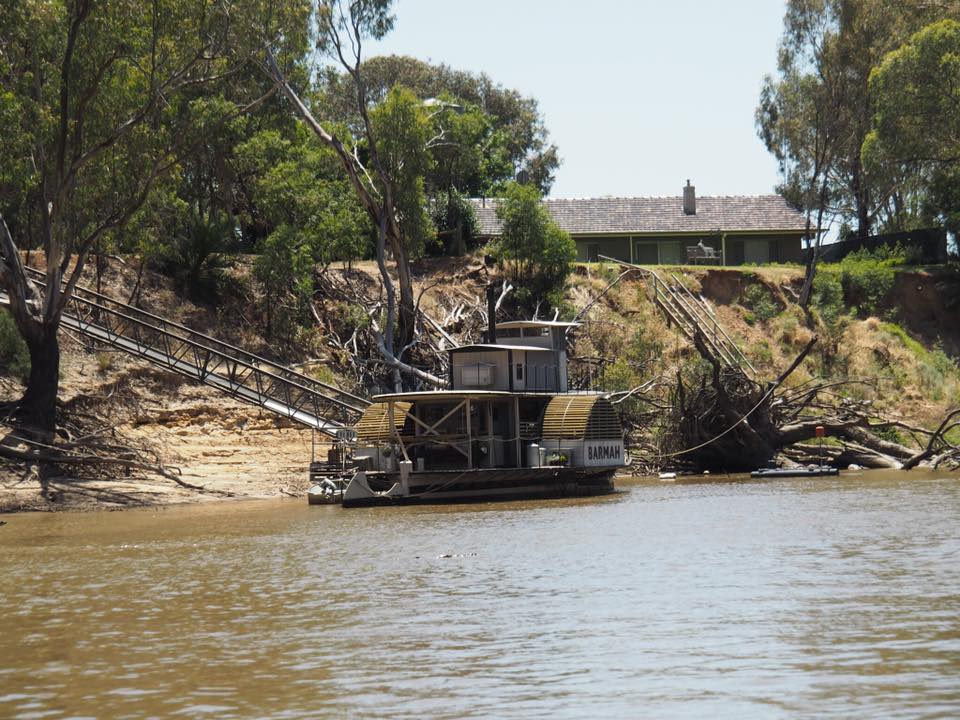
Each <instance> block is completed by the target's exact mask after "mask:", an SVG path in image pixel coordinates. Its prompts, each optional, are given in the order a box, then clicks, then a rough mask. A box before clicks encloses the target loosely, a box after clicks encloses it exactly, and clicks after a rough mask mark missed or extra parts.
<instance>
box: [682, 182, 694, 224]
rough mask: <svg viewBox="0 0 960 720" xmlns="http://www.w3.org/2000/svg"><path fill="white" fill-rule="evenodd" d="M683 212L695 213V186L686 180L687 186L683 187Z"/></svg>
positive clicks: (685, 213) (687, 213)
mask: <svg viewBox="0 0 960 720" xmlns="http://www.w3.org/2000/svg"><path fill="white" fill-rule="evenodd" d="M683 214H684V215H696V214H697V193H696V188H695V187H694V186H693V185H691V184H690V181H689V180H687V186H686V187H685V188H684V189H683Z"/></svg>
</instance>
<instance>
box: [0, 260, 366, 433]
mask: <svg viewBox="0 0 960 720" xmlns="http://www.w3.org/2000/svg"><path fill="white" fill-rule="evenodd" d="M26 270H27V272H28V273H29V274H30V276H31V278H32V279H33V280H34V282H36V283H38V284H40V285H43V284H45V280H46V276H45V274H44V273H42V272H40V271H38V270H34V269H33V268H26ZM6 301H7V298H6V297H5V296H3V294H2V293H0V304H4V303H5V302H6ZM61 325H62V326H63V327H65V328H69V329H70V330H73V331H75V332H77V333H79V334H80V335H83V336H84V337H86V338H89V339H91V340H96V341H97V342H100V343H104V344H106V345H110V346H112V347H115V348H117V349H119V350H123V351H125V352H128V353H130V354H131V355H136V356H137V357H141V358H143V359H145V360H147V361H149V362H150V363H152V364H153V365H156V366H157V367H160V368H163V369H164V370H169V371H171V372H174V373H177V374H178V375H183V376H185V377H188V378H190V379H192V380H196V381H198V382H201V383H203V384H204V385H207V386H209V387H212V388H214V389H216V390H219V391H220V392H222V393H224V394H226V395H229V396H230V397H232V398H235V399H237V400H240V401H242V402H246V403H249V404H251V405H256V406H257V407H260V408H263V409H264V410H268V411H270V412H273V413H276V414H277V415H281V416H283V417H286V418H289V419H290V420H294V421H296V422H298V423H300V424H302V425H306V426H307V427H310V428H313V429H315V430H319V431H320V432H323V433H325V434H327V435H330V436H334V437H335V436H336V434H337V431H338V430H342V429H345V428H348V427H350V426H351V425H352V424H353V423H355V422H356V421H357V420H358V419H359V418H360V415H361V414H362V413H363V410H364V408H365V407H366V406H367V405H369V404H370V402H369V401H368V400H366V399H365V398H362V397H359V396H357V395H353V394H351V393H348V392H346V391H344V390H341V389H339V388H337V387H335V386H333V385H329V384H327V383H323V382H320V381H318V380H315V379H313V378H311V377H309V376H308V375H304V374H302V373H299V372H296V371H294V370H291V369H289V368H287V367H284V366H283V365H280V364H278V363H275V362H272V361H270V360H267V359H265V358H262V357H258V356H257V355H253V354H252V353H248V352H246V351H244V350H241V349H240V348H237V347H234V346H232V345H229V344H228V343H225V342H222V341H220V340H217V339H216V338H213V337H210V336H208V335H204V334H202V333H199V332H196V331H195V330H191V329H190V328H188V327H186V326H185V325H181V324H179V323H175V322H172V321H170V320H167V319H165V318H162V317H159V316H157V315H153V314H151V313H148V312H145V311H143V310H140V309H138V308H135V307H133V306H132V305H127V304H125V303H122V302H119V301H117V300H113V299H111V298H108V297H106V296H105V295H100V294H98V293H96V292H93V291H92V290H88V289H86V288H82V287H79V286H78V287H77V288H75V290H74V293H73V295H72V296H71V298H70V300H69V302H68V304H67V308H66V310H65V312H64V314H63V319H62V321H61Z"/></svg>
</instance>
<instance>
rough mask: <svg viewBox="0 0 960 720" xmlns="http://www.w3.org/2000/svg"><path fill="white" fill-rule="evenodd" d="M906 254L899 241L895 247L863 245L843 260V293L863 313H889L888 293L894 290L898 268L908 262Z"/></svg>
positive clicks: (841, 276)
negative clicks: (870, 248) (866, 246)
mask: <svg viewBox="0 0 960 720" xmlns="http://www.w3.org/2000/svg"><path fill="white" fill-rule="evenodd" d="M907 259H908V258H907V254H906V252H905V251H904V250H903V248H902V247H901V246H900V244H899V243H898V244H897V245H896V246H894V247H893V248H888V247H879V248H877V249H875V250H868V249H867V248H861V249H860V250H857V251H856V252H852V253H850V254H849V255H847V256H846V257H845V258H844V259H843V260H841V261H840V262H839V263H838V264H837V267H838V268H839V270H840V281H841V283H842V284H843V291H844V296H845V297H846V299H847V302H848V304H849V305H851V306H855V307H857V308H859V312H860V314H861V315H888V314H889V312H888V308H886V307H885V304H886V300H887V296H888V295H889V294H890V291H891V290H892V289H893V283H894V280H895V278H896V270H895V268H896V267H898V266H901V265H905V264H906V263H907Z"/></svg>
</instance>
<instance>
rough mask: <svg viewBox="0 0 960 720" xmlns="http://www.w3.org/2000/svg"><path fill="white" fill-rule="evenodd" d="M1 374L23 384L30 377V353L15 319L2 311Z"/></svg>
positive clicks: (0, 337)
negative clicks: (14, 321)
mask: <svg viewBox="0 0 960 720" xmlns="http://www.w3.org/2000/svg"><path fill="white" fill-rule="evenodd" d="M0 373H2V374H4V375H8V376H10V377H15V378H18V379H20V380H22V381H23V382H26V381H27V377H28V376H29V375H30V353H29V352H28V351H27V345H26V343H24V342H23V338H21V337H20V333H19V332H18V331H17V327H16V325H14V323H13V318H12V317H10V313H8V312H7V311H6V310H3V309H0Z"/></svg>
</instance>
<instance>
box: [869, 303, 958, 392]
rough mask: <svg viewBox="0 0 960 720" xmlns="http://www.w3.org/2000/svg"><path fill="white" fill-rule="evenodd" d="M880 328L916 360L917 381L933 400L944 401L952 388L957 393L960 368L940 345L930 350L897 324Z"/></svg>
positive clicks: (889, 323) (887, 324) (884, 324)
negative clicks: (947, 392)
mask: <svg viewBox="0 0 960 720" xmlns="http://www.w3.org/2000/svg"><path fill="white" fill-rule="evenodd" d="M880 327H881V328H882V329H883V330H884V332H886V333H887V334H888V335H890V336H891V337H892V338H895V339H896V340H897V341H898V342H899V343H900V344H901V345H902V346H903V347H904V348H906V349H907V350H908V351H910V353H911V354H912V355H913V356H914V358H916V362H917V381H918V383H919V385H920V388H921V389H922V390H923V391H924V392H925V393H926V394H927V395H928V396H929V397H930V399H931V400H934V401H940V400H942V399H943V398H944V397H945V395H946V391H947V389H948V388H950V387H952V388H953V389H954V391H956V387H957V384H958V380H960V377H958V375H960V368H958V367H957V363H956V361H954V360H953V359H952V358H951V357H950V356H949V355H947V354H946V353H945V352H944V351H943V347H942V346H941V345H940V344H939V343H938V344H936V345H935V346H934V347H933V349H928V348H926V347H925V346H924V345H923V344H921V343H920V342H918V341H917V340H916V339H914V338H913V337H911V336H910V335H909V334H908V333H907V331H906V330H904V329H903V327H901V326H900V325H898V324H896V323H892V322H885V323H882V324H881V326H880Z"/></svg>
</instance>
